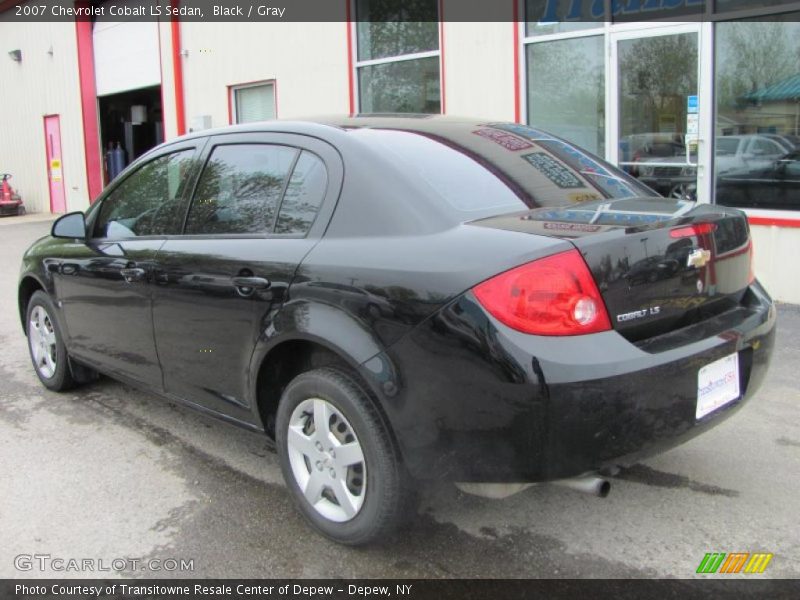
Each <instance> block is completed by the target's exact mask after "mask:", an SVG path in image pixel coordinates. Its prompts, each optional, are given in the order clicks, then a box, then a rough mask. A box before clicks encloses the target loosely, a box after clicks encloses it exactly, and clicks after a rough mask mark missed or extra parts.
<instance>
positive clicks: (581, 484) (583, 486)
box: [552, 475, 611, 498]
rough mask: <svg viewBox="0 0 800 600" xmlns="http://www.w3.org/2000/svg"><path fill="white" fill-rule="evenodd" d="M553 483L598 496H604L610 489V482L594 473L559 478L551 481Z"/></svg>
mask: <svg viewBox="0 0 800 600" xmlns="http://www.w3.org/2000/svg"><path fill="white" fill-rule="evenodd" d="M552 483H553V484H554V485H560V486H563V487H568V488H570V489H573V490H575V491H576V492H583V493H584V494H591V495H592V496H597V497H598V498H605V497H606V496H608V493H609V492H610V491H611V482H610V481H609V480H608V479H606V478H604V477H597V476H595V475H588V476H584V477H572V478H570V479H559V480H557V481H553V482H552Z"/></svg>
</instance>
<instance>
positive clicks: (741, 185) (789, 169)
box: [717, 150, 800, 210]
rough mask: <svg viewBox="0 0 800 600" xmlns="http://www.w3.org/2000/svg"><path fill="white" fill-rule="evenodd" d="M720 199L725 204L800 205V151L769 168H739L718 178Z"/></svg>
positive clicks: (792, 206) (757, 205)
mask: <svg viewBox="0 0 800 600" xmlns="http://www.w3.org/2000/svg"><path fill="white" fill-rule="evenodd" d="M717 202H718V203H720V204H724V205H725V206H742V207H750V208H770V209H777V210H796V209H798V208H800V150H795V151H794V152H790V153H789V154H786V155H785V156H782V157H781V158H779V159H778V160H776V161H775V162H773V163H771V164H769V165H768V166H766V167H763V166H762V167H758V168H755V169H738V170H735V171H728V172H727V173H723V174H721V175H720V176H719V177H718V178H717Z"/></svg>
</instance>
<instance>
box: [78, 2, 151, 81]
mask: <svg viewBox="0 0 800 600" xmlns="http://www.w3.org/2000/svg"><path fill="white" fill-rule="evenodd" d="M138 4H139V3H138V2H137V3H136V5H138ZM145 4H146V3H145ZM107 18H110V17H107ZM94 66H95V78H96V84H97V95H98V96H107V95H109V94H116V93H118V92H125V91H127V90H135V89H138V88H142V87H149V86H153V85H160V84H161V67H160V62H159V56H158V25H157V24H156V23H152V22H151V23H131V22H128V23H120V22H114V21H98V22H97V23H95V26H94Z"/></svg>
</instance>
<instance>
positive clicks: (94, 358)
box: [50, 140, 203, 389]
mask: <svg viewBox="0 0 800 600" xmlns="http://www.w3.org/2000/svg"><path fill="white" fill-rule="evenodd" d="M202 142H203V140H193V141H192V142H191V143H183V144H179V145H174V146H171V147H168V148H166V149H164V150H163V151H160V152H159V153H158V154H156V155H153V156H151V157H148V159H146V160H145V161H144V162H143V163H142V164H140V165H139V166H138V167H137V168H135V169H134V170H132V171H131V172H129V173H127V174H126V175H125V176H124V178H123V179H120V180H119V181H118V182H115V184H114V186H113V188H111V189H109V191H108V192H107V193H105V194H104V195H103V196H102V197H101V198H100V199H99V200H98V203H97V204H96V206H94V207H93V209H92V210H91V211H90V213H89V216H88V217H87V240H86V242H82V243H74V244H72V245H71V246H70V247H69V248H65V250H64V252H63V253H62V255H61V256H62V258H60V259H59V260H58V261H57V262H56V263H55V264H54V265H51V266H50V269H51V270H54V271H55V274H54V280H55V291H56V296H57V298H58V301H59V302H60V303H61V307H62V310H63V313H64V317H65V323H66V328H67V332H68V348H69V352H70V354H71V355H73V356H74V357H76V358H78V359H83V360H84V361H86V362H88V363H89V364H91V365H95V366H97V367H99V368H101V369H102V370H107V371H111V372H112V373H114V374H115V375H118V376H122V377H123V378H128V379H131V380H135V381H139V382H144V383H147V384H149V385H153V386H155V387H157V388H159V389H160V388H161V386H162V380H161V368H160V366H159V362H158V358H157V355H156V347H155V340H154V337H153V323H152V306H151V303H152V285H150V283H151V281H152V275H153V273H152V267H153V259H154V257H155V255H156V252H157V251H158V249H159V248H160V247H161V245H162V244H163V243H164V240H165V239H166V237H167V236H168V235H169V234H171V233H172V234H174V233H177V232H179V231H180V227H181V223H182V217H183V215H184V214H185V211H186V202H187V201H188V196H187V195H186V194H185V192H186V190H187V189H188V188H189V187H190V186H189V185H188V184H189V183H190V182H191V181H190V180H191V177H192V176H193V174H196V173H194V171H195V168H194V167H195V159H196V157H197V156H198V155H199V152H198V150H199V147H200V146H201V145H202Z"/></svg>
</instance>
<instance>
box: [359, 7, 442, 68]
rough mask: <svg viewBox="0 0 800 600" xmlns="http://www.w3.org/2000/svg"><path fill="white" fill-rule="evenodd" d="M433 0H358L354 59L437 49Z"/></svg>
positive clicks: (436, 28) (436, 23) (437, 27)
mask: <svg viewBox="0 0 800 600" xmlns="http://www.w3.org/2000/svg"><path fill="white" fill-rule="evenodd" d="M438 18H439V13H438V7H437V5H436V0H404V1H403V2H398V1H397V0H358V1H357V3H356V19H357V20H358V23H357V32H358V34H357V36H358V60H374V59H378V58H387V57H390V56H402V55H404V54H415V53H417V52H427V51H430V50H438V49H439V24H438V22H437V21H438Z"/></svg>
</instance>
